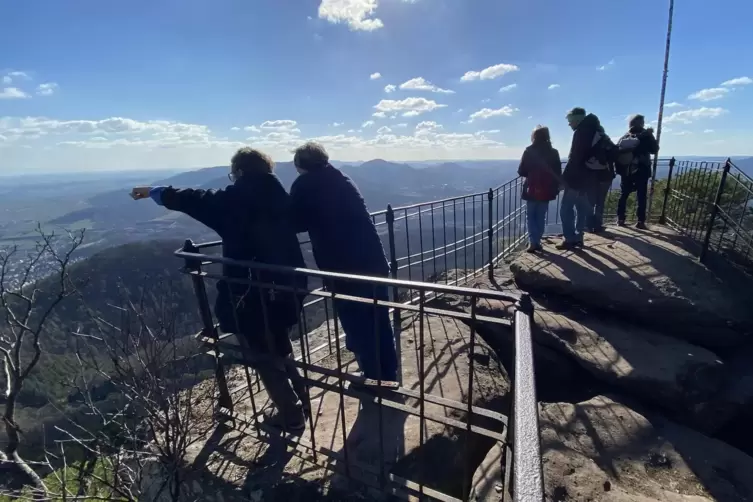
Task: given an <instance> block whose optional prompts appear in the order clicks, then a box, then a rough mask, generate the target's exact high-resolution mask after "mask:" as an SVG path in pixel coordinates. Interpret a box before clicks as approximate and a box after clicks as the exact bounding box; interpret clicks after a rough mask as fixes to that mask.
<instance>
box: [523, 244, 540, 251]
mask: <svg viewBox="0 0 753 502" xmlns="http://www.w3.org/2000/svg"><path fill="white" fill-rule="evenodd" d="M542 249H543V248H542V247H541V244H531V245H530V246H528V249H526V253H535V252H536V251H541V250H542Z"/></svg>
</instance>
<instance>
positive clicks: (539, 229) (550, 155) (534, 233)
mask: <svg viewBox="0 0 753 502" xmlns="http://www.w3.org/2000/svg"><path fill="white" fill-rule="evenodd" d="M518 175H520V176H522V177H523V178H525V179H526V181H525V184H524V187H523V200H525V201H526V213H527V215H528V240H529V243H530V245H529V246H528V249H527V251H528V252H529V253H534V252H536V251H540V250H541V249H542V248H541V238H542V236H543V235H544V227H545V226H546V213H547V210H548V209H549V203H550V202H551V201H553V200H554V199H556V198H557V194H558V193H559V186H560V183H561V180H562V163H561V161H560V153H559V152H558V151H557V150H556V149H555V148H553V147H552V140H551V138H550V135H549V128H548V127H544V126H537V127H536V129H534V130H533V133H532V134H531V145H530V146H529V147H528V148H526V149H525V151H524V152H523V157H522V158H521V159H520V166H519V167H518Z"/></svg>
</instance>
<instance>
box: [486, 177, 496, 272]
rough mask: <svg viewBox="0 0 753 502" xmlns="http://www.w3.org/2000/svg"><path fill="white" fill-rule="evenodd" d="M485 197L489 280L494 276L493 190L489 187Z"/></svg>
mask: <svg viewBox="0 0 753 502" xmlns="http://www.w3.org/2000/svg"><path fill="white" fill-rule="evenodd" d="M487 197H488V199H489V242H488V244H489V280H490V281H491V280H492V278H493V277H494V255H493V254H492V253H493V251H494V242H493V241H492V239H494V222H493V221H492V215H493V213H492V203H493V202H494V190H492V189H491V188H490V189H489V194H488V196H487Z"/></svg>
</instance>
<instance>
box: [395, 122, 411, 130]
mask: <svg viewBox="0 0 753 502" xmlns="http://www.w3.org/2000/svg"><path fill="white" fill-rule="evenodd" d="M392 127H399V128H401V129H402V128H405V127H408V124H406V123H405V122H403V123H401V124H395V125H394V126H392Z"/></svg>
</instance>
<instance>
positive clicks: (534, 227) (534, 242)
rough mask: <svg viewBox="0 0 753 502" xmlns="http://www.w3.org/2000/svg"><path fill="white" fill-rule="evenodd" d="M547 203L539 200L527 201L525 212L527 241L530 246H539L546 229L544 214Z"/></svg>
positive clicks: (547, 206) (547, 207)
mask: <svg viewBox="0 0 753 502" xmlns="http://www.w3.org/2000/svg"><path fill="white" fill-rule="evenodd" d="M547 209H549V202H543V201H539V200H527V201H526V212H527V213H528V241H529V242H530V243H531V246H540V245H541V237H543V235H544V228H545V227H546V212H547Z"/></svg>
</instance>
